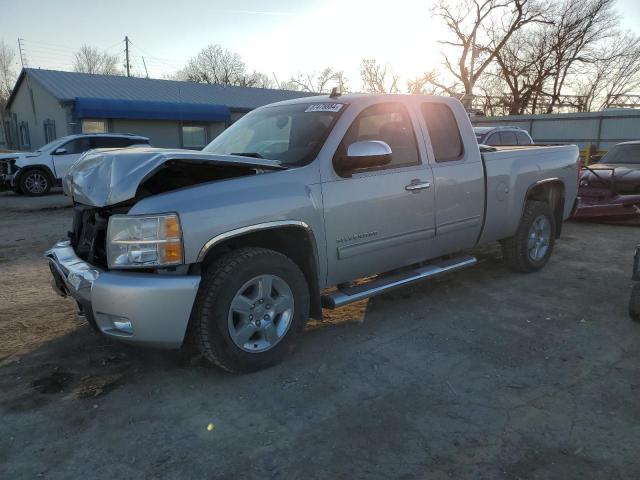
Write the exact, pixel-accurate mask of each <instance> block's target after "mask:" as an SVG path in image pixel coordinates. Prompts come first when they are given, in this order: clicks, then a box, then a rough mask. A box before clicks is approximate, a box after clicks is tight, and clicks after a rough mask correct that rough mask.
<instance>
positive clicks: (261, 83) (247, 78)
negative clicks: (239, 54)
mask: <svg viewBox="0 0 640 480" xmlns="http://www.w3.org/2000/svg"><path fill="white" fill-rule="evenodd" d="M238 85H239V86H240V87H255V88H273V85H274V82H273V80H272V79H271V77H270V76H269V75H267V74H266V73H261V72H256V71H255V70H254V71H253V72H251V73H247V74H245V75H243V76H242V77H241V78H240V80H239V81H238Z"/></svg>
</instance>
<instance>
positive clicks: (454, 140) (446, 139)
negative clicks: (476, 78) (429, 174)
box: [422, 103, 464, 162]
mask: <svg viewBox="0 0 640 480" xmlns="http://www.w3.org/2000/svg"><path fill="white" fill-rule="evenodd" d="M422 116H423V117H424V121H425V123H426V124H427V130H428V132H429V137H430V138H431V146H432V147H433V155H434V156H435V159H436V162H450V161H452V160H460V159H461V158H462V153H463V152H464V148H463V145H462V138H461V137H460V129H459V128H458V123H457V122H456V119H455V117H454V116H453V112H452V111H451V109H450V108H449V107H448V106H447V105H445V104H444V103H423V104H422Z"/></svg>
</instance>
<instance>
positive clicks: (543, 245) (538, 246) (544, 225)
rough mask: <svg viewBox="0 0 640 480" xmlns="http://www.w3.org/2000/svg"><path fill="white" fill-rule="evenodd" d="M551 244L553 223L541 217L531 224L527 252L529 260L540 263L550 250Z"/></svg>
mask: <svg viewBox="0 0 640 480" xmlns="http://www.w3.org/2000/svg"><path fill="white" fill-rule="evenodd" d="M550 243H551V222H549V219H548V218H547V217H546V216H544V215H540V216H539V217H538V218H536V219H535V220H534V221H533V223H532V224H531V228H530V229H529V236H528V240H527V251H528V252H529V258H530V259H531V260H533V261H534V262H538V261H540V260H542V259H543V258H544V256H545V255H546V254H547V250H549V244H550Z"/></svg>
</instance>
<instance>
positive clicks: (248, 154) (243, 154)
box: [229, 152, 264, 159]
mask: <svg viewBox="0 0 640 480" xmlns="http://www.w3.org/2000/svg"><path fill="white" fill-rule="evenodd" d="M229 155H235V156H237V157H249V158H262V159H264V157H263V156H262V155H260V154H259V153H258V152H235V153H230V154H229Z"/></svg>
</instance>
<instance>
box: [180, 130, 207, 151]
mask: <svg viewBox="0 0 640 480" xmlns="http://www.w3.org/2000/svg"><path fill="white" fill-rule="evenodd" d="M206 144H207V130H206V128H205V127H203V126H201V125H183V126H182V146H183V147H184V148H192V149H197V150H200V149H202V148H204V147H205V145H206Z"/></svg>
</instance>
